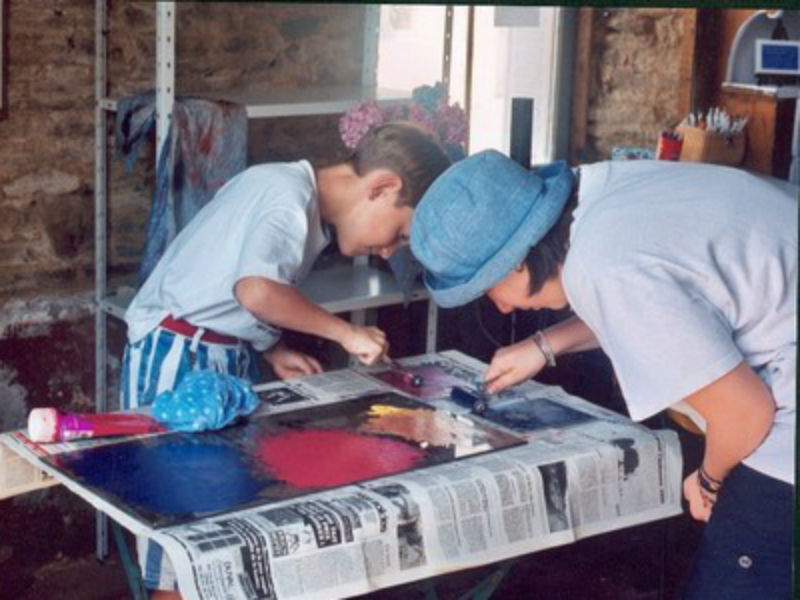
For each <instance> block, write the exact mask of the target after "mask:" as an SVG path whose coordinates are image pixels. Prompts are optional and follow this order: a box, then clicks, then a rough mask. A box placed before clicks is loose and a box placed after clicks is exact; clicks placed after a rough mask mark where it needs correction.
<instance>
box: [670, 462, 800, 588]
mask: <svg viewBox="0 0 800 600" xmlns="http://www.w3.org/2000/svg"><path fill="white" fill-rule="evenodd" d="M793 491H794V490H793V487H792V486H791V485H789V484H787V483H785V482H783V481H780V480H778V479H774V478H772V477H768V476H767V475H763V474H762V473H759V472H758V471H755V470H753V469H751V468H749V467H746V466H745V465H739V466H738V467H736V468H735V469H734V470H733V471H731V473H730V475H728V477H727V478H726V479H725V483H724V485H723V486H722V489H721V490H720V492H719V496H718V498H717V503H716V504H715V505H714V510H713V512H712V514H711V519H710V520H709V522H708V525H707V526H706V529H705V532H704V533H703V538H702V539H701V541H700V546H699V548H698V551H697V555H696V556H695V562H694V566H693V568H692V572H691V574H690V577H689V581H688V583H687V588H686V591H685V593H684V595H683V597H682V598H683V600H709V599H713V600H740V599H741V600H755V599H759V600H760V599H764V600H767V599H769V600H784V599H785V600H789V599H790V598H792V549H793V544H792V538H793V531H794V501H793Z"/></svg>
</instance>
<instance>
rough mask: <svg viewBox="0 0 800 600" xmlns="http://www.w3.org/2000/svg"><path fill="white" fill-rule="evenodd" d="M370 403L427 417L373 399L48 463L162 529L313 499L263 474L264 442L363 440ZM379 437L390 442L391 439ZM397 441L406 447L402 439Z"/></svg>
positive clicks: (446, 457) (493, 442)
mask: <svg viewBox="0 0 800 600" xmlns="http://www.w3.org/2000/svg"><path fill="white" fill-rule="evenodd" d="M375 403H380V404H390V405H393V406H397V407H400V408H420V407H424V408H426V409H427V410H434V409H433V408H432V407H431V406H430V405H428V404H424V403H422V402H420V401H418V400H413V399H411V398H405V397H403V396H400V395H398V394H394V393H387V394H376V395H373V396H366V397H363V398H358V399H355V400H351V401H348V402H344V403H339V404H330V405H325V406H316V407H311V408H306V409H299V410H295V411H289V412H285V413H281V414H276V415H270V416H263V417H256V418H251V419H250V420H249V421H248V422H246V423H244V424H240V425H234V426H231V427H227V428H225V429H221V430H218V431H207V432H202V433H182V432H173V433H169V434H165V435H159V436H154V437H150V438H143V439H132V440H127V441H119V442H117V443H113V444H108V445H105V446H98V447H94V448H85V449H83V450H76V451H73V452H67V453H64V454H58V455H53V456H50V457H48V458H47V460H49V461H50V462H51V463H52V464H53V466H55V467H56V468H58V469H60V470H61V471H63V472H64V473H66V474H67V475H68V476H70V477H72V478H73V479H74V480H75V481H77V482H78V483H80V484H82V485H84V486H86V487H87V488H89V489H91V490H92V491H93V492H95V493H96V494H97V495H99V496H100V497H102V498H104V499H105V500H107V501H108V502H109V503H110V504H112V505H113V506H116V507H117V508H119V509H120V510H122V511H125V512H127V513H129V514H132V515H134V516H135V517H137V518H138V519H140V520H142V521H145V522H147V523H148V524H150V525H151V526H152V527H156V528H158V527H166V526H170V525H176V524H179V523H183V522H187V521H191V520H195V519H197V518H201V517H207V516H211V515H215V514H220V513H225V512H229V511H233V510H239V509H243V508H247V507H250V506H255V505H262V504H267V503H269V502H271V501H278V500H287V499H290V498H295V497H297V496H302V495H304V494H308V493H311V492H314V491H318V490H317V489H312V488H300V487H296V486H294V485H291V484H289V483H287V482H286V481H283V480H281V479H278V478H277V477H276V476H275V475H274V474H273V473H272V472H271V471H270V469H269V467H268V466H267V465H268V464H269V463H268V461H262V457H260V456H259V446H260V445H261V442H262V441H263V440H264V438H265V437H267V436H273V435H280V434H282V433H285V432H287V431H289V430H301V431H303V430H313V429H320V430H339V431H350V432H354V433H359V434H362V433H361V430H360V426H361V425H362V424H363V423H364V422H366V420H367V419H369V415H370V409H371V408H372V406H373V405H374V404H375ZM479 433H480V434H482V435H484V436H485V438H486V440H488V441H489V442H490V444H489V445H490V446H491V447H490V448H488V449H487V450H485V451H489V450H491V449H499V448H506V447H510V446H515V445H518V444H522V443H524V440H523V439H522V438H520V437H518V436H514V435H512V434H510V433H507V432H504V431H500V430H498V429H495V428H492V427H490V426H488V425H486V424H476V434H479ZM362 435H368V434H362ZM376 435H378V434H376ZM379 435H380V436H383V435H389V436H390V437H391V435H392V433H391V432H387V433H381V434H379ZM397 435H398V437H400V438H402V439H405V438H403V434H402V432H398V434H397ZM461 454H463V453H456V452H455V450H454V448H453V447H449V446H448V447H445V446H436V445H435V444H430V445H429V446H427V447H426V448H425V462H424V464H425V465H433V464H439V463H443V462H449V461H451V460H455V457H456V456H460V455H461ZM331 487H336V486H335V485H331V486H322V487H320V488H319V490H321V489H329V488H331Z"/></svg>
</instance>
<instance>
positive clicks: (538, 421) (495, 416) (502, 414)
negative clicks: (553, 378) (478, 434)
mask: <svg viewBox="0 0 800 600" xmlns="http://www.w3.org/2000/svg"><path fill="white" fill-rule="evenodd" d="M481 416H482V417H483V418H484V419H488V420H489V421H492V422H494V423H497V424H498V425H502V426H504V427H508V428H509V429H511V430H513V431H518V432H521V433H525V432H531V431H537V430H539V429H546V428H548V427H565V426H568V425H577V424H579V423H585V422H587V421H592V420H594V419H595V417H593V416H592V415H590V414H587V413H584V412H581V411H579V410H575V409H574V408H571V407H569V406H565V405H563V404H559V403H558V402H553V401H552V400H548V399H547V398H525V399H523V400H517V401H514V402H508V403H506V402H502V403H496V404H492V405H491V406H490V407H488V408H487V409H486V410H485V411H484V412H483V413H482V414H481Z"/></svg>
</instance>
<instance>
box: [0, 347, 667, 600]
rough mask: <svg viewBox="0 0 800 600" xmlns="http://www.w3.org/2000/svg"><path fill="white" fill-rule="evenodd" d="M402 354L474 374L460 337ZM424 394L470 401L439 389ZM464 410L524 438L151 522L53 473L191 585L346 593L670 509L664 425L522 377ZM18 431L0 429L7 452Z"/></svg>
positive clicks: (250, 593) (338, 383)
mask: <svg viewBox="0 0 800 600" xmlns="http://www.w3.org/2000/svg"><path fill="white" fill-rule="evenodd" d="M402 364H403V366H404V367H408V368H414V367H419V368H423V367H424V368H426V369H435V370H437V373H440V374H441V375H442V376H441V377H440V381H446V380H448V379H447V378H448V377H451V378H453V381H459V382H461V383H462V384H464V385H474V384H476V383H477V382H478V381H480V380H481V378H482V373H483V372H484V371H485V369H486V365H485V364H483V363H481V362H479V361H477V360H475V359H472V358H470V357H467V356H465V355H463V354H460V353H458V352H442V353H438V354H428V355H422V356H418V357H412V358H409V359H405V360H403V361H402ZM380 372H381V367H368V368H362V367H360V368H353V369H347V370H344V371H340V372H334V373H327V374H323V375H325V377H322V376H314V377H309V378H304V379H303V380H299V381H295V382H275V383H271V384H268V385H265V386H259V388H258V390H259V392H260V395H261V397H262V399H263V400H264V402H263V407H262V409H261V410H262V411H263V412H265V413H267V414H269V413H270V412H279V411H284V410H289V409H295V408H298V407H299V406H303V405H307V404H315V403H327V402H332V401H339V400H340V399H342V398H343V399H345V400H347V399H348V398H350V399H352V398H354V397H358V396H359V395H363V394H365V393H376V392H380V391H386V390H390V389H391V390H392V391H395V392H396V391H397V390H395V389H393V388H391V386H387V385H386V383H385V381H382V380H381V379H380ZM309 380H311V381H309ZM289 384H291V385H289ZM331 390H334V391H331ZM426 401H429V402H431V403H432V404H434V405H436V406H437V407H441V408H442V409H444V410H449V411H453V412H456V413H458V412H459V411H461V412H468V411H469V408H468V407H464V406H460V405H458V403H455V402H453V401H451V400H450V398H449V394H446V393H443V394H442V395H441V396H440V397H435V398H426ZM470 418H475V419H478V418H485V419H486V420H487V421H489V422H490V423H491V424H492V425H494V426H495V427H498V428H501V429H507V430H509V431H511V432H513V433H515V434H517V435H522V436H523V437H524V438H525V439H526V440H527V444H525V445H521V446H516V447H513V448H508V449H505V450H499V451H495V452H491V453H487V454H482V455H478V456H472V457H469V458H468V459H463V460H457V461H455V462H450V463H445V464H439V465H436V466H432V467H427V468H425V469H419V470H415V471H409V472H405V473H401V474H398V475H394V476H390V477H384V478H381V479H376V480H372V481H367V482H364V483H360V484H356V485H348V486H345V487H340V488H336V489H332V490H329V491H325V492H319V493H314V494H310V495H306V496H301V497H298V498H294V499H291V500H286V501H281V502H272V503H268V504H264V505H261V506H257V507H253V508H248V509H245V510H239V511H235V512H230V513H226V514H223V515H217V516H214V517H209V518H203V519H198V520H195V521H192V522H189V523H187V524H181V525H176V526H172V527H166V528H163V529H152V528H149V527H147V526H146V525H145V524H143V523H141V522H135V523H132V522H131V519H130V516H129V515H124V514H123V515H120V514H119V513H120V512H121V511H116V510H115V507H113V506H110V505H106V504H107V503H104V502H103V501H102V499H101V498H98V497H97V496H96V494H92V493H91V492H89V491H88V490H86V489H84V488H81V486H79V485H76V484H75V482H71V481H64V480H63V476H62V479H61V481H62V482H63V483H65V484H66V485H68V486H71V489H73V491H75V492H76V493H79V494H80V495H81V496H83V497H84V498H86V499H87V500H89V501H90V502H91V503H92V504H94V505H95V506H97V507H98V508H100V509H101V510H107V512H109V514H110V515H111V516H112V518H117V517H123V518H120V519H119V520H120V522H121V523H122V524H123V525H124V526H126V527H128V528H129V529H132V530H133V531H135V532H136V533H145V534H146V535H149V536H151V537H153V538H154V539H155V540H156V541H157V542H159V543H160V544H161V545H162V546H163V547H164V549H165V551H166V552H167V553H168V555H169V557H170V559H171V560H172V562H173V564H174V566H175V568H176V572H177V574H178V583H179V588H180V591H181V594H182V595H183V596H184V597H185V598H188V599H197V600H222V599H224V600H245V599H276V600H285V599H299V598H302V599H303V600H313V599H317V598H320V599H322V598H325V599H329V598H345V597H352V596H356V595H360V594H364V593H368V592H370V591H374V590H376V589H380V588H384V587H388V586H393V585H398V584H402V583H407V582H410V581H414V580H419V579H424V578H428V577H432V576H436V575H441V574H443V573H447V572H452V571H457V570H460V569H465V568H470V567H475V566H479V565H483V564H488V563H491V562H496V561H498V560H502V559H505V558H511V557H514V556H519V555H522V554H526V553H529V552H534V551H537V550H542V549H545V548H551V547H554V546H558V545H562V544H568V543H571V542H573V541H575V540H577V539H580V538H582V537H586V536H591V535H598V534H601V533H604V532H608V531H613V530H616V529H620V528H623V527H628V526H631V525H636V524H640V523H645V522H648V521H651V520H655V519H660V518H666V517H669V516H672V515H675V514H678V513H679V512H680V511H681V506H680V497H681V494H680V492H681V468H682V465H681V452H680V448H679V443H678V439H677V435H676V434H675V433H674V432H671V431H653V430H650V429H648V428H646V427H643V426H640V425H637V424H635V423H633V422H631V421H630V420H628V419H626V418H625V417H622V416H621V415H618V414H617V413H614V412H611V411H608V410H606V409H603V408H600V407H597V406H594V405H592V404H590V403H589V402H587V401H585V400H583V399H581V398H577V397H574V396H570V395H568V394H566V393H565V392H564V391H563V390H562V389H560V388H557V387H553V386H545V385H542V384H538V383H536V382H527V383H525V384H522V385H520V386H517V387H515V388H514V389H512V390H507V391H504V392H502V393H500V394H496V395H495V396H493V397H492V400H491V403H490V406H489V409H488V410H487V412H486V413H484V415H483V417H476V416H472V417H470ZM8 438H9V435H8V434H4V435H3V436H0V441H3V442H6V443H7V444H8V443H9V441H10V440H9V439H8ZM15 443H16V446H17V447H14V444H15ZM19 446H20V444H19V440H16V442H14V441H11V445H10V447H12V448H13V449H15V451H20V448H19ZM26 452H27V453H25V452H23V454H25V456H26V457H28V459H31V457H35V452H33V451H32V450H31V449H30V448H28V449H27V450H26ZM45 470H47V469H45ZM54 476H56V477H58V474H57V473H56V474H55V475H54Z"/></svg>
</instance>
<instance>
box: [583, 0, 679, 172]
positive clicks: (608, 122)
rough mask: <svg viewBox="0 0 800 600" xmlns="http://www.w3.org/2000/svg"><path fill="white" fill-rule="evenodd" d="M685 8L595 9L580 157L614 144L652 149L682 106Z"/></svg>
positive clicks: (606, 152) (597, 155)
mask: <svg viewBox="0 0 800 600" xmlns="http://www.w3.org/2000/svg"><path fill="white" fill-rule="evenodd" d="M683 13H684V9H678V8H635V9H621V8H616V9H611V8H608V9H603V8H596V9H595V10H594V18H593V22H592V41H591V61H590V69H589V73H590V75H589V76H590V81H589V98H588V107H587V140H586V154H585V156H584V161H586V162H591V161H595V160H603V159H607V158H609V157H610V156H611V149H612V147H614V146H642V147H649V148H655V145H656V140H657V139H658V134H659V133H660V132H661V130H662V129H664V128H666V127H670V126H674V125H676V124H677V123H678V122H679V121H680V120H681V119H682V118H683V117H684V116H685V115H684V114H682V110H683V108H682V107H681V106H680V99H681V90H680V75H681V73H680V65H681V44H682V43H683V28H684V15H683Z"/></svg>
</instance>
